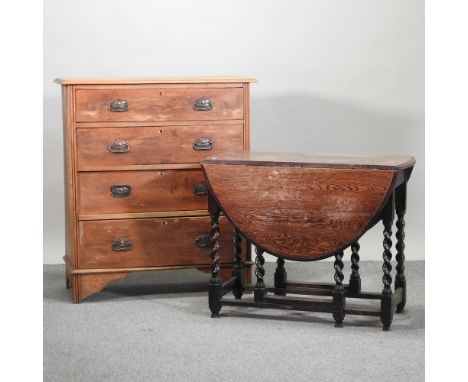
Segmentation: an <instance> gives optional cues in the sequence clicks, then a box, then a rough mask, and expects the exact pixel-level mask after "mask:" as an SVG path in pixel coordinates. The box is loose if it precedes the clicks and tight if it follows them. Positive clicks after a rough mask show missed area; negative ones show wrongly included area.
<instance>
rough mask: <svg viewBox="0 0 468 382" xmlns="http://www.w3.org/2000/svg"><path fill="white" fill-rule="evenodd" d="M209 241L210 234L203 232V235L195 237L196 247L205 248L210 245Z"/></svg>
mask: <svg viewBox="0 0 468 382" xmlns="http://www.w3.org/2000/svg"><path fill="white" fill-rule="evenodd" d="M210 241H211V238H210V235H208V234H204V235H200V236H198V237H197V238H196V239H195V244H196V245H197V247H200V248H205V247H208V246H209V245H210Z"/></svg>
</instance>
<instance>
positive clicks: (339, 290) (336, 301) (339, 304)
mask: <svg viewBox="0 0 468 382" xmlns="http://www.w3.org/2000/svg"><path fill="white" fill-rule="evenodd" d="M343 266H344V264H343V251H341V252H338V253H337V254H335V263H334V267H335V283H336V285H335V288H334V289H333V318H334V319H335V326H336V327H337V328H341V327H342V326H343V320H344V317H345V314H344V310H345V305H346V299H345V288H344V285H343V278H344V275H343Z"/></svg>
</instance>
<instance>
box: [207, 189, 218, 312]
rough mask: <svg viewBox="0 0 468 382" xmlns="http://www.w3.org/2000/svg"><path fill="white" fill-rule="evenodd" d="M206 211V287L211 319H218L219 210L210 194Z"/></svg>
mask: <svg viewBox="0 0 468 382" xmlns="http://www.w3.org/2000/svg"><path fill="white" fill-rule="evenodd" d="M208 211H209V213H210V218H211V231H210V243H211V245H212V246H213V248H212V250H211V260H212V264H211V280H210V283H209V285H208V302H209V306H210V310H211V317H213V318H217V317H219V311H220V310H221V280H220V278H219V276H218V274H219V221H218V220H219V214H220V209H219V206H218V204H217V203H216V200H215V199H214V198H213V197H212V195H211V194H209V195H208Z"/></svg>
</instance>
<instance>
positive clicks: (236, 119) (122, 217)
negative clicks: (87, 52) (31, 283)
mask: <svg viewBox="0 0 468 382" xmlns="http://www.w3.org/2000/svg"><path fill="white" fill-rule="evenodd" d="M56 82H57V83H59V84H61V85H62V98H63V118H64V149H65V150H64V151H65V195H66V200H65V203H66V206H65V209H66V254H65V257H64V259H65V269H66V271H65V276H66V283H67V287H71V288H72V295H73V301H74V302H75V303H78V302H80V301H81V300H82V299H84V298H86V297H88V296H90V295H92V294H94V293H96V292H99V291H101V290H102V289H103V288H104V287H105V286H106V284H108V283H109V282H111V281H112V280H115V279H118V278H121V277H124V276H125V275H127V274H128V273H130V272H135V271H148V270H163V269H179V268H197V269H200V270H203V271H209V269H210V268H209V267H210V263H211V259H210V249H209V248H208V247H207V246H206V244H207V238H208V236H207V234H208V231H209V229H210V219H209V216H208V212H207V196H206V195H207V190H206V183H205V181H204V177H203V174H202V173H201V170H200V165H199V162H200V161H201V160H202V159H203V158H205V157H206V156H212V155H216V154H219V153H225V152H233V153H239V152H243V151H248V150H249V84H250V83H251V82H255V80H253V79H251V78H241V77H204V78H137V79H58V80H56ZM220 226H221V232H222V234H221V241H223V242H224V245H223V248H225V253H224V256H223V258H224V259H232V227H231V226H230V224H229V222H228V221H227V220H226V219H225V218H221V219H220ZM242 259H243V262H244V266H245V277H246V278H247V281H248V280H249V279H250V266H251V264H252V262H251V256H250V246H249V245H244V247H243V257H242ZM231 268H232V260H230V261H229V260H228V261H227V262H226V263H224V264H222V271H223V272H224V273H225V274H226V275H229V274H230V272H231Z"/></svg>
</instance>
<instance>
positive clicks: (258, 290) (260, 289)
mask: <svg viewBox="0 0 468 382" xmlns="http://www.w3.org/2000/svg"><path fill="white" fill-rule="evenodd" d="M264 252H265V251H264V250H263V249H262V248H260V247H255V254H256V256H255V276H256V277H257V282H256V284H255V288H254V301H257V302H258V301H263V297H265V294H266V289H265V282H264V281H263V277H264V276H265V268H264V267H263V265H264V264H265V258H264V257H263V253H264Z"/></svg>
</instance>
